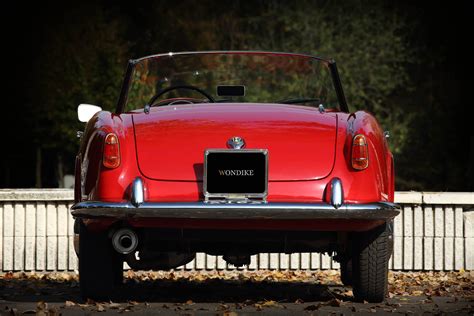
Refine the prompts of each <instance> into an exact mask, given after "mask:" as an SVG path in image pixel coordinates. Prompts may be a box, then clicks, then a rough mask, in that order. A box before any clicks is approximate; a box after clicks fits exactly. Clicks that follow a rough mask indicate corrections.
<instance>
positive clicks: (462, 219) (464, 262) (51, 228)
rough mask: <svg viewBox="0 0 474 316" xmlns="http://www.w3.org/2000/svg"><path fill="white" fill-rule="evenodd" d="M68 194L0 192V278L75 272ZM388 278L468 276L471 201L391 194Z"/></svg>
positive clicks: (300, 264) (313, 257)
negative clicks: (396, 206) (427, 273)
mask: <svg viewBox="0 0 474 316" xmlns="http://www.w3.org/2000/svg"><path fill="white" fill-rule="evenodd" d="M72 199H73V192H72V190H68V189H43V190H30V189H28V190H0V272H1V271H73V270H76V269H77V258H76V255H75V253H74V249H73V243H72V241H73V240H72V234H73V220H72V218H71V216H70V214H69V208H70V206H71V205H72ZM395 199H396V202H397V203H400V204H401V205H402V206H403V212H402V213H401V214H400V215H399V216H398V217H397V218H396V219H395V232H394V236H395V240H394V256H393V257H392V259H391V261H390V267H391V268H392V269H394V270H447V271H449V270H460V269H465V270H472V269H474V193H451V192H446V193H430V192H397V193H396V195H395ZM330 268H334V269H337V268H339V265H338V263H336V262H333V261H332V259H331V257H330V256H328V255H321V254H318V253H301V254H292V255H287V254H278V253H272V254H260V255H255V256H252V261H251V264H250V266H249V267H248V269H249V270H254V269H304V270H316V269H330ZM181 269H186V270H193V269H196V270H203V269H219V270H225V269H233V268H232V267H230V266H228V265H227V264H226V263H225V261H224V260H222V258H221V257H215V256H207V255H205V254H197V257H196V260H194V261H193V262H191V263H189V264H187V265H186V266H185V267H181Z"/></svg>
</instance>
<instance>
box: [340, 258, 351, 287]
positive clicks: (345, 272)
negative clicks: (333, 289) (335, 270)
mask: <svg viewBox="0 0 474 316" xmlns="http://www.w3.org/2000/svg"><path fill="white" fill-rule="evenodd" d="M341 281H342V284H344V285H346V286H349V285H352V259H348V260H346V261H343V262H341Z"/></svg>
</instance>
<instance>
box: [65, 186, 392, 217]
mask: <svg viewBox="0 0 474 316" xmlns="http://www.w3.org/2000/svg"><path fill="white" fill-rule="evenodd" d="M342 196H343V191H342V184H341V183H340V180H339V179H337V178H334V179H333V180H332V181H331V199H330V201H331V204H328V203H279V202H250V203H238V202H230V203H229V202H163V203H156V202H145V201H144V197H143V183H142V181H141V180H140V178H137V179H135V181H134V182H133V184H132V198H131V201H130V202H124V203H115V202H95V201H85V202H79V203H77V204H74V205H73V206H72V208H71V213H72V215H73V216H75V217H81V218H115V219H126V218H188V219H275V220H280V219H281V220H291V219H361V220H364V219H366V220H387V219H391V218H393V217H395V216H397V215H398V213H400V206H399V205H397V204H394V203H389V202H375V203H368V204H345V203H344V201H343V198H342Z"/></svg>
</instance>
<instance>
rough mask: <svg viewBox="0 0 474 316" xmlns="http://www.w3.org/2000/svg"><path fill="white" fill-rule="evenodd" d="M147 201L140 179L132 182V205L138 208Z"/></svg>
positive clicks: (137, 178)
mask: <svg viewBox="0 0 474 316" xmlns="http://www.w3.org/2000/svg"><path fill="white" fill-rule="evenodd" d="M144 201H145V198H144V192H143V182H142V179H140V177H136V178H135V180H133V182H132V196H131V203H132V204H133V205H134V206H136V207H138V206H140V204H142V203H143V202H144Z"/></svg>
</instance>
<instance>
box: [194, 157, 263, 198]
mask: <svg viewBox="0 0 474 316" xmlns="http://www.w3.org/2000/svg"><path fill="white" fill-rule="evenodd" d="M203 182H204V183H203V191H204V195H205V196H206V197H208V198H209V197H211V198H212V197H228V198H230V197H235V198H239V197H243V198H265V197H266V196H267V189H268V151H267V150H266V149H238V150H225V149H209V150H206V152H205V155H204V177H203Z"/></svg>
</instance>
